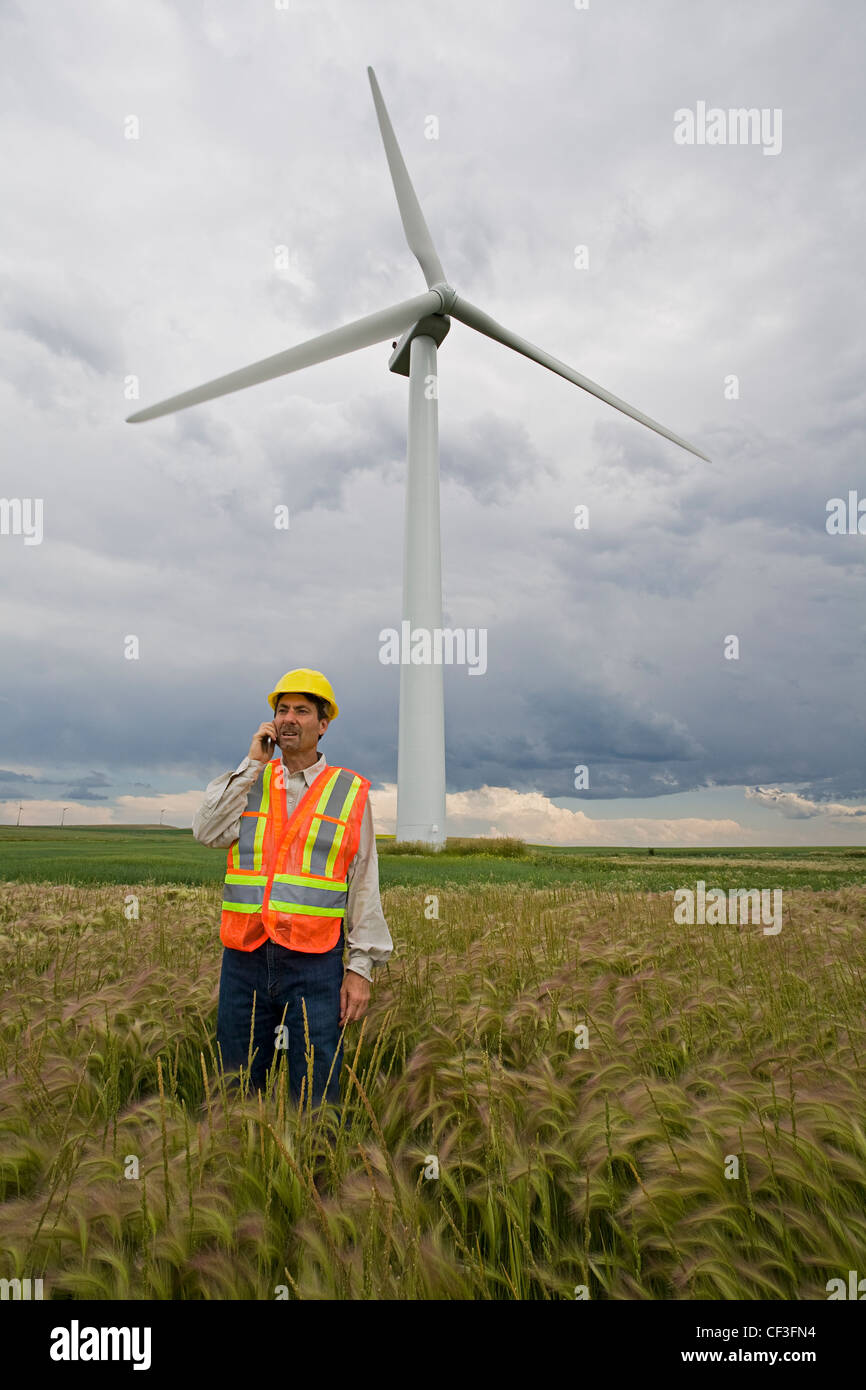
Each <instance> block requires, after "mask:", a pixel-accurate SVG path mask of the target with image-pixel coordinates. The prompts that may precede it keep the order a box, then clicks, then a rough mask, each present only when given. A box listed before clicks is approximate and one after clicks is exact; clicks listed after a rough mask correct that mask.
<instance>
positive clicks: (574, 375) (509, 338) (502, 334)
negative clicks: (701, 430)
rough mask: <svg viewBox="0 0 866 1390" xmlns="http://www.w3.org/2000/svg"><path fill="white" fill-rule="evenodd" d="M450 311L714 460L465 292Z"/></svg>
mask: <svg viewBox="0 0 866 1390" xmlns="http://www.w3.org/2000/svg"><path fill="white" fill-rule="evenodd" d="M448 313H449V314H450V315H451V316H452V317H453V318H455V319H459V320H460V322H461V323H465V324H467V325H468V326H469V327H470V328H475V329H477V330H478V332H479V333H485V334H486V335H487V337H488V338H493V339H495V341H496V342H497V343H504V344H505V346H506V347H510V348H513V349H514V351H515V352H522V353H523V356H524V357H529V358H530V359H531V360H532V361H533V362H538V363H539V365H540V366H542V367H547V369H548V371H551V372H556V374H557V375H558V376H563V377H565V379H566V381H573V382H574V384H575V386H582V387H583V389H584V391H589V392H590V393H591V394H592V395H593V396H598V399H599V400H600V401H606V402H607V404H608V405H612V406H613V408H614V409H615V410H621V411H622V413H623V415H630V416H631V418H632V419H633V420H637V421H639V423H640V424H642V425H646V426H647V428H648V429H651V430H655V432H656V434H661V435H664V437H665V439H670V440H671V442H672V443H674V444H679V446H680V448H681V449H688V451H689V453H690V454H697V456H698V458H699V459H703V460H704V462H705V463H711V462H712V459H709V458H707V456H706V454H702V453H701V451H700V449H696V448H695V446H694V444H689V443H688V442H687V441H686V440H685V439H681V438H680V436H679V435H678V434H674V433H673V431H672V430H669V429H666V428H665V426H664V425H660V424H659V423H658V421H656V420H651V419H650V417H649V416H648V415H644V413H643V411H642V410H636V409H635V407H634V406H633V405H628V404H627V403H626V402H625V401H623V400H620V398H619V396H615V395H613V393H612V392H611V391H606V390H605V389H604V387H603V386H599V385H598V384H597V383H596V382H594V381H590V379H589V377H587V376H582V375H581V373H580V372H576V371H575V370H574V368H573V367H568V366H566V364H565V362H560V360H559V358H558V357H552V356H551V354H550V353H549V352H545V351H544V349H543V348H538V347H535V345H534V344H533V343H529V342H527V340H526V339H525V338H521V337H519V336H518V335H517V334H516V333H512V332H511V329H510V328H503V326H502V324H501V323H497V322H496V320H495V319H492V318H491V317H490V315H489V314H485V312H484V310H483V309H479V308H477V307H476V306H475V305H474V304H470V303H469V301H468V300H467V299H464V298H463V296H462V295H457V297H456V299H455V300H454V303H453V304H452V305H451V306H450V308H449V309H448Z"/></svg>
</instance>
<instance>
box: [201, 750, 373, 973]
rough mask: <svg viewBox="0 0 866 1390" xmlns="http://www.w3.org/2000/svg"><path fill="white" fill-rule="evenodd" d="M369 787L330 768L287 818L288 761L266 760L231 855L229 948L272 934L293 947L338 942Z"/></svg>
mask: <svg viewBox="0 0 866 1390" xmlns="http://www.w3.org/2000/svg"><path fill="white" fill-rule="evenodd" d="M369 789H370V783H369V781H368V780H367V778H366V777H361V776H360V775H359V773H357V772H352V771H351V769H350V768H347V767H325V768H323V770H322V771H321V772H320V773H319V775H318V777H316V779H315V781H314V782H313V783H312V784H311V785H310V786H309V787H308V788H307V790H306V792H305V793H304V795H303V796H302V797H301V799H300V801H299V802H298V804H297V806H296V807H295V810H294V811H293V812H292V815H291V816H290V817H287V816H286V798H285V781H284V778H283V762H282V759H281V758H274V759H273V760H272V761H271V762H269V763H268V764H267V765H266V767H265V770H264V774H263V776H262V780H261V783H257V784H256V785H255V786H254V787H253V788H252V790H251V791H250V794H249V796H248V797H247V805H246V810H245V811H243V813H242V814H241V824H240V832H239V835H238V838H237V839H236V840H235V842H234V844H233V845H232V846H231V848H230V850H229V852H228V857H227V860H226V876H225V886H224V888H223V904H222V918H221V921H220V940H221V941H222V943H223V945H224V946H231V947H234V949H235V950H238V951H254V950H255V949H256V947H257V946H261V945H262V944H263V943H264V942H265V941H266V940H267V939H268V937H271V939H272V940H274V941H277V942H279V944H280V945H281V946H287V947H288V948H289V949H290V950H292V951H311V952H315V953H321V952H323V951H330V950H331V948H332V947H333V946H336V944H337V942H338V941H339V939H340V928H341V926H342V923H343V921H344V919H345V916H346V904H347V903H348V900H349V881H348V871H349V865H350V864H351V862H352V860H353V859H354V857H355V855H356V854H357V852H358V844H359V841H360V838H361V820H362V817H363V815H364V807H365V806H366V804H367V793H368V791H369Z"/></svg>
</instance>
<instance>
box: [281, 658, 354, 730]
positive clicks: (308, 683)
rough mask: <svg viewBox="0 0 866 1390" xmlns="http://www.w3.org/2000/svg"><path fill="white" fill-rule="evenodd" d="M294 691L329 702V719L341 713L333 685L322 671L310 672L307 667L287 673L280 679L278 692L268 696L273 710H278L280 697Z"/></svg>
mask: <svg viewBox="0 0 866 1390" xmlns="http://www.w3.org/2000/svg"><path fill="white" fill-rule="evenodd" d="M293 690H299V691H300V692H301V693H302V694H303V693H306V692H308V693H309V694H310V695H320V696H321V698H322V699H323V700H327V702H328V705H329V707H330V715H329V718H330V719H332V720H333V719H336V717H337V715H338V714H339V713H340V710H339V706H338V705H337V701H336V700H335V699H334V692H333V690H332V689H331V683H330V681H329V680H326V678H325V677H324V676H323V675H322V673H321V671H309V670H307V668H306V667H305V666H302V667H300V668H299V669H298V670H297V671H287V672H286V674H285V675H284V676H281V677H280V680H279V683H278V685H277V688H276V690H272V691H271V693H270V695H269V696H268V704H269V705H270V707H271V709H276V707H277V698H278V696H280V695H286V694H288V693H290V692H291V691H293Z"/></svg>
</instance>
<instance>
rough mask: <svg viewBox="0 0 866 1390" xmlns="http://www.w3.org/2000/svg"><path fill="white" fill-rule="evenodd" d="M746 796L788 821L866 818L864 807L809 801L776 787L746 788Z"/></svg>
mask: <svg viewBox="0 0 866 1390" xmlns="http://www.w3.org/2000/svg"><path fill="white" fill-rule="evenodd" d="M746 796H747V797H748V798H749V799H750V800H751V801H758V802H760V804H761V805H762V806H772V807H773V808H774V809H775V810H777V811H781V813H782V815H783V816H785V817H786V818H787V819H788V820H809V819H811V817H812V816H835V817H840V818H842V819H850V818H852V817H858V816H866V806H846V805H844V803H843V802H841V801H810V800H809V798H808V797H806V796H800V795H799V794H798V793H797V792H783V791H780V789H779V788H778V787H747V788H746Z"/></svg>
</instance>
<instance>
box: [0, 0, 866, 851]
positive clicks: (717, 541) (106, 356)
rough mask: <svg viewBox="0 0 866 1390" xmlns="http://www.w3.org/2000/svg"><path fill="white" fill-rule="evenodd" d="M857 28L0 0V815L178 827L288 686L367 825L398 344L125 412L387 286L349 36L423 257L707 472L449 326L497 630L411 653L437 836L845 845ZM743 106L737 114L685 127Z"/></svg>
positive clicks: (853, 2)
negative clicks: (437, 788)
mask: <svg viewBox="0 0 866 1390" xmlns="http://www.w3.org/2000/svg"><path fill="white" fill-rule="evenodd" d="M864 30H866V11H864V9H863V6H862V5H861V4H860V3H859V0H838V2H837V3H836V4H835V5H834V6H833V13H832V21H831V20H830V19H828V18H827V16H826V15H825V12H824V11H823V10H821V9H820V7H816V6H815V5H814V4H813V3H806V0H762V3H761V4H760V5H759V6H757V5H755V4H754V3H753V0H742V3H741V2H740V0H729V3H726V4H724V5H719V4H717V3H710V0H697V2H696V0H660V2H657V3H650V4H648V3H646V0H590V3H589V5H588V7H587V8H585V9H578V8H577V7H576V6H575V4H574V3H573V0H544V3H543V4H539V3H538V0H495V3H494V0H479V3H476V4H472V5H467V4H465V3H463V0H440V2H439V3H437V4H436V5H429V4H427V3H426V2H425V3H422V2H421V0H330V3H328V0H315V2H314V0H287V3H286V5H285V7H283V5H282V3H281V0H277V3H276V4H275V3H274V0H148V3H146V4H143V5H123V6H119V5H117V4H114V3H111V2H110V0H82V2H81V3H79V4H77V5H75V6H71V5H69V6H58V5H49V4H45V3H39V0H35V2H34V0H30V2H29V3H23V2H22V3H20V4H19V3H15V0H2V3H0V49H2V52H3V54H4V63H3V75H2V97H3V100H2V111H3V115H2V135H3V139H2V147H3V155H2V159H3V167H2V180H3V190H4V193H3V199H2V211H0V223H2V236H0V246H2V250H0V280H2V320H0V352H2V359H3V362H2V373H0V376H2V381H0V391H2V416H3V422H4V429H3V435H4V440H3V445H4V447H3V453H2V474H0V492H2V497H3V498H4V499H6V502H7V503H8V504H9V505H7V506H6V507H5V510H4V512H3V516H2V520H3V534H0V571H2V585H3V595H4V603H3V608H2V627H0V645H2V658H3V659H2V682H0V713H2V719H0V740H2V745H0V768H2V772H0V820H2V821H5V822H7V823H9V822H11V823H14V821H15V820H16V819H17V818H18V814H19V805H21V806H23V811H22V812H21V817H22V820H23V821H24V822H25V823H31V824H32V823H38V824H52V823H56V822H57V820H58V819H59V814H60V810H61V808H62V807H64V806H67V807H69V810H68V811H67V813H66V820H67V822H80V823H93V822H99V821H116V822H132V821H135V822H152V821H155V820H158V819H159V814H160V812H161V811H162V810H163V809H165V812H166V819H167V820H168V821H170V822H171V823H173V824H176V825H189V824H190V821H191V817H192V814H193V812H194V810H195V808H196V805H197V804H198V802H199V800H200V799H201V796H202V792H203V789H204V787H205V785H206V783H207V782H208V781H209V779H210V778H212V777H214V776H216V775H217V774H218V773H219V772H221V771H223V770H226V769H228V768H229V767H234V766H236V764H237V763H238V761H239V760H240V759H241V758H242V757H243V756H244V754H245V753H246V750H247V748H248V746H249V741H250V737H251V734H252V732H253V731H254V730H255V728H256V727H257V725H258V723H259V721H260V720H261V719H263V718H266V717H268V714H269V711H268V707H267V705H266V703H265V695H266V692H267V691H268V690H270V689H271V688H272V687H273V684H274V683H275V682H276V680H277V678H278V677H279V676H280V675H282V673H283V672H284V671H286V670H288V669H289V668H291V667H294V666H311V667H314V668H316V669H319V670H322V671H324V672H325V673H326V674H327V676H328V677H329V679H330V680H331V682H332V684H333V686H334V689H335V692H336V695H337V699H338V701H339V703H340V705H341V708H342V712H341V714H340V718H339V720H338V722H336V723H335V724H334V725H333V726H332V727H331V728H330V729H329V730H328V732H327V734H326V736H325V738H324V740H323V743H322V748H323V751H324V752H325V754H326V756H327V758H328V760H329V761H330V762H341V763H343V764H345V765H347V766H349V767H352V768H355V769H356V770H358V771H360V772H362V773H363V774H364V775H365V776H367V777H369V778H370V779H371V782H372V786H373V789H374V790H373V806H374V813H375V817H376V823H377V828H378V829H379V830H380V831H390V830H393V828H394V816H395V807H396V786H395V783H396V772H397V718H398V689H399V671H398V670H397V668H395V667H393V666H388V665H383V664H382V663H381V661H380V659H379V655H380V645H381V644H380V640H379V634H380V632H381V630H382V629H384V628H387V627H398V626H399V623H400V619H401V567H402V538H403V508H404V483H405V446H406V414H407V402H408V390H407V387H408V383H407V381H406V379H405V378H404V377H402V376H399V375H396V374H394V373H391V372H389V371H388V369H387V363H388V357H389V355H390V351H391V347H390V343H389V342H388V343H383V344H382V345H381V346H374V347H370V348H366V349H365V350H363V351H361V352H358V353H355V354H353V355H351V356H349V357H344V358H342V359H339V360H337V361H333V362H330V363H325V364H322V365H320V366H317V367H314V368H311V369H308V370H305V371H303V372H300V373H298V374H296V375H292V376H288V377H284V378H282V379H281V380H278V381H274V382H269V383H267V384H264V385H260V386H257V387H255V388H252V389H251V390H248V391H245V392H241V393H238V394H236V395H232V396H229V397H227V398H224V399H222V400H219V401H216V402H212V403H209V404H205V405H199V406H196V407H195V408H193V409H191V410H188V411H185V412H183V413H181V414H178V415H175V416H171V417H168V418H165V419H161V420H156V421H152V422H149V423H146V424H139V425H128V424H126V423H125V417H126V416H127V415H128V414H130V413H132V412H133V411H134V410H136V409H140V408H142V407H143V406H146V405H147V404H150V403H152V402H154V401H157V400H160V399H162V398H163V397H165V396H169V395H172V394H174V393H176V392H178V391H181V390H183V389H185V388H187V387H190V386H194V385H196V384H198V383H199V382H203V381H207V380H209V379H210V378H212V377H215V376H218V375H221V374H222V373H224V372H228V371H231V370H233V369H234V368H236V367H240V366H243V365H245V364H246V363H248V362H252V361H255V360H257V359H259V358H261V357H265V356H268V355H270V354H271V353H275V352H278V351H280V350H282V349H283V348H286V347H290V346H292V345H293V344H294V343H297V342H301V341H303V340H304V339H307V338H310V337H312V336H314V335H316V334H318V333H322V332H324V331H326V330H328V329H331V328H334V327H336V326H338V325H339V324H341V323H344V322H346V321H348V320H351V319H354V318H358V317H360V316H362V315H365V314H368V313H371V312H373V311H374V310H376V309H379V308H384V307H385V306H387V305H389V304H393V303H395V302H396V301H398V300H401V299H405V298H409V297H410V296H413V295H416V294H420V293H422V292H423V291H424V288H425V286H424V280H423V277H422V274H421V271H420V269H419V267H418V265H417V263H416V262H415V260H414V258H413V257H412V255H411V253H410V252H409V251H408V249H407V247H406V244H405V240H404V237H403V232H402V227H401V223H400V219H399V215H398V212H397V206H396V202H395V199H394V195H393V191H392V189H391V185H390V179H389V175H388V169H387V165H386V161H385V157H384V153H383V149H382V145H381V140H380V136H379V131H378V126H377V123H376V118H375V112H374V107H373V102H372V99H371V94H370V88H369V84H368V79H367V73H366V65H367V64H368V63H369V64H371V65H372V66H373V67H374V68H375V71H376V74H377V77H378V79H379V82H380V85H381V88H382V92H383V95H384V98H385V101H386V103H387V104H388V109H389V112H390V115H391V119H392V121H393V123H394V126H395V129H396V132H397V136H398V139H399V140H400V142H401V146H402V149H403V152H404V155H405V158H406V161H407V164H408V167H409V170H410V173H411V175H412V178H413V181H414V184H415V187H416V190H417V192H418V196H419V198H420V200H421V204H422V206H423V208H424V211H425V214H426V217H427V221H428V223H429V226H430V229H431V232H432V234H433V237H434V239H435V242H436V246H437V249H438V251H439V254H440V257H441V259H442V262H443V264H444V267H445V270H446V274H447V276H448V279H449V282H450V283H451V284H453V285H454V286H455V287H456V289H457V290H458V292H462V293H464V294H465V295H466V296H467V298H469V299H470V300H472V301H473V302H474V303H476V304H478V305H480V306H482V307H483V308H484V309H486V310H487V311H488V312H489V313H491V314H492V315H494V317H496V318H497V319H499V320H500V321H501V322H504V323H505V324H507V325H508V326H509V327H510V328H512V329H513V330H514V331H515V332H517V333H520V334H521V335H522V336H524V337H526V338H528V339H530V340H531V341H532V342H535V343H538V344H540V345H541V346H543V347H544V348H546V349H547V350H548V351H549V352H551V353H553V354H554V355H556V356H557V357H559V358H561V359H563V360H564V361H566V362H567V363H569V364H570V365H572V366H573V367H575V368H576V369H577V370H578V371H580V372H583V373H584V374H585V375H586V376H588V377H590V378H592V379H593V380H595V381H598V382H600V383H602V384H603V385H604V386H606V387H607V388H608V389H609V390H610V391H613V392H615V393H616V394H617V395H619V396H622V397H624V398H625V399H626V400H627V401H629V402H631V403H632V404H633V405H635V406H636V407H638V408H639V409H641V410H643V411H645V412H646V413H647V414H648V415H651V416H652V417H654V418H655V419H657V420H660V421H662V422H663V423H664V424H666V425H667V426H668V427H669V428H670V429H672V430H674V431H675V432H677V433H678V434H680V435H683V436H684V437H685V438H687V439H689V440H691V441H693V442H694V443H695V444H696V445H697V446H698V447H699V448H700V449H701V450H702V451H703V452H704V453H706V454H708V455H709V456H710V458H711V459H712V463H704V462H703V461H702V460H700V459H698V458H696V457H694V456H693V455H692V454H689V453H686V452H685V451H684V450H682V449H680V448H678V447H677V446H675V445H674V444H671V443H668V442H667V441H665V440H663V439H661V438H659V437H658V436H657V435H655V434H653V433H651V432H650V431H648V430H646V429H645V428H643V427H642V426H641V425H639V424H637V423H635V422H633V421H632V420H629V419H627V418H625V417H624V416H623V415H621V414H619V413H617V412H616V411H614V410H612V409H611V408H610V407H608V406H606V405H604V404H602V403H601V402H600V401H598V400H596V399H595V398H594V397H592V396H590V395H588V394H587V393H585V392H584V391H581V390H580V389H579V388H577V387H575V386H573V385H571V384H569V383H567V382H565V381H564V380H562V379H561V378H558V377H556V376H555V375H553V374H552V373H549V372H547V371H545V370H543V369H542V368H541V367H538V366H536V365H534V364H532V363H530V362H528V361H527V360H526V359H525V358H522V357H520V356H518V355H517V354H515V353H511V352H509V351H508V350H507V349H505V348H503V347H501V346H500V345H498V344H497V343H494V342H492V341H490V340H489V339H487V338H484V337H481V336H479V335H478V334H476V333H473V332H472V331H471V330H470V329H468V328H467V327H465V326H464V325H463V324H460V323H459V322H457V321H456V320H454V321H453V323H452V329H451V332H450V334H449V336H448V337H447V339H446V340H445V342H444V344H443V346H442V348H441V352H440V357H439V372H440V376H439V409H440V420H439V428H440V446H441V472H442V488H441V510H442V561H443V591H444V620H445V622H446V624H448V625H449V626H452V627H460V628H466V629H470V628H474V629H479V628H483V629H485V630H486V632H487V652H488V656H487V670H486V672H485V674H484V675H483V676H470V674H469V671H468V669H467V668H466V667H462V668H461V667H457V666H454V667H446V669H445V699H446V738H447V785H448V793H449V796H448V830H449V832H450V833H452V834H457V833H489V832H491V831H493V832H499V833H516V834H523V835H525V836H526V837H527V838H529V839H532V840H537V841H550V842H556V843H566V844H567V843H589V844H653V843H658V844H661V843H669V844H695V845H697V844H760V843H764V844H785V843H792V844H795V843H796V844H810V843H812V844H848V843H863V842H864V841H866V737H864V734H866V730H864V710H866V698H864V692H866V679H864V677H866V661H864V649H866V604H864V578H866V573H864V557H866V534H857V533H856V517H855V518H854V522H853V526H852V527H851V529H852V530H854V531H855V534H844V535H839V534H829V533H828V530H827V521H828V511H827V508H828V503H829V502H830V500H831V499H833V498H842V499H844V500H845V501H846V505H847V501H848V498H849V493H852V492H854V493H856V494H857V498H858V499H866V466H864V399H866V398H864V385H863V339H864V334H863V328H862V325H863V323H864V320H866V304H864V298H866V295H864V283H866V282H864V275H863V264H862V248H863V244H864V202H866V198H864V191H866V177H864V152H863V130H864V115H866V112H864V107H866V95H864V91H863V83H862V69H863V60H864V50H866V44H864V38H866V33H864ZM740 107H745V108H755V109H756V110H758V111H762V112H764V113H765V115H764V132H765V134H764V133H760V132H757V131H756V135H759V136H760V138H758V139H757V140H756V141H755V142H754V143H750V144H747V143H743V142H742V141H740V142H739V143H737V142H736V139H735V138H734V139H733V140H731V141H728V140H727V139H726V142H725V143H724V144H721V143H718V142H717V143H712V144H711V143H709V142H708V140H707V138H706V136H707V133H708V131H707V126H706V122H704V124H703V126H702V125H701V123H700V119H699V111H702V110H710V111H711V110H712V109H714V108H715V109H718V110H720V111H721V112H722V115H723V117H724V120H725V121H727V113H728V112H729V111H731V110H733V109H735V108H740ZM682 111H689V112H693V113H695V130H694V137H695V138H694V141H693V143H680V142H679V141H678V140H677V139H675V133H676V131H677V129H679V130H680V132H681V133H682V130H683V128H684V121H683V118H682V117H679V118H677V117H676V116H675V113H676V112H682ZM433 117H435V121H434V120H432V119H431V118H433ZM715 129H716V133H718V130H719V126H718V123H716V127H715ZM730 129H731V133H732V136H734V137H735V135H736V132H735V130H734V126H733V122H730ZM771 132H772V138H770V135H771ZM702 136H703V139H702V138H701V137H702ZM431 137H433V138H431ZM579 247H584V248H586V249H585V251H584V252H580V251H577V250H576V248H579ZM281 248H282V249H281ZM136 391H137V394H136ZM37 499H39V500H41V511H42V516H41V525H40V526H39V528H38V529H37V526H36V520H35V518H36V516H37V512H38V507H37ZM279 506H285V507H288V509H289V517H290V525H289V528H288V529H287V530H286V529H277V528H276V527H275V525H274V518H275V508H277V507H279ZM578 506H584V507H586V508H587V509H588V519H589V524H588V526H587V527H585V528H584V529H580V530H578V529H576V527H575V508H576V507H578ZM855 506H856V501H855ZM864 513H866V506H864ZM28 517H29V523H28ZM863 529H864V532H866V515H864V519H863ZM131 637H135V638H136V639H137V645H138V655H137V657H136V658H134V659H129V657H128V655H127V653H128V652H129V650H130V643H129V640H128V639H129V638H131ZM732 637H735V638H736V639H737V642H738V645H739V654H738V656H736V657H735V658H732V657H731V656H730V655H727V656H726V650H727V652H728V653H730V652H731V651H732V649H733V646H734V645H735V644H732V643H731V642H730V640H729V639H730V638H732ZM578 766H584V767H586V769H587V777H588V782H589V785H588V786H587V787H586V788H584V789H581V790H579V791H578V790H575V769H576V768H577V767H578Z"/></svg>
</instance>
